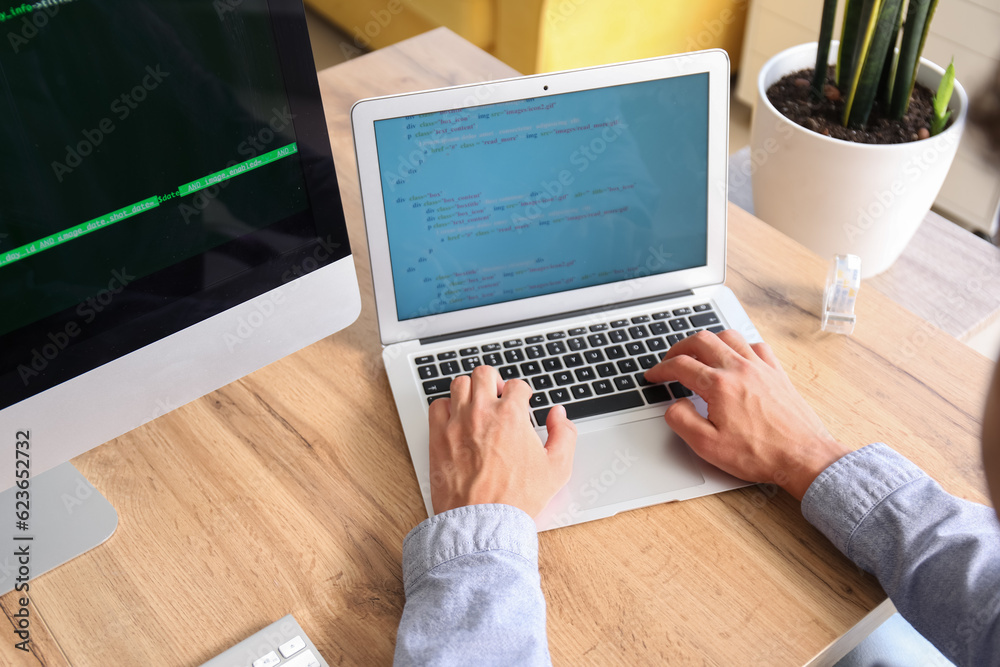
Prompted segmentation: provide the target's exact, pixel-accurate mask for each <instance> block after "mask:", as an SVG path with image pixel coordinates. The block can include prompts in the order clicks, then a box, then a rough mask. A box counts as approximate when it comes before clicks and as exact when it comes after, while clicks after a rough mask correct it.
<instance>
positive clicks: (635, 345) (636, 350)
mask: <svg viewBox="0 0 1000 667" xmlns="http://www.w3.org/2000/svg"><path fill="white" fill-rule="evenodd" d="M625 351H626V352H628V353H629V354H631V355H632V356H635V355H637V354H644V353H645V352H646V346H645V345H643V344H642V343H640V342H639V341H634V342H631V343H625Z"/></svg>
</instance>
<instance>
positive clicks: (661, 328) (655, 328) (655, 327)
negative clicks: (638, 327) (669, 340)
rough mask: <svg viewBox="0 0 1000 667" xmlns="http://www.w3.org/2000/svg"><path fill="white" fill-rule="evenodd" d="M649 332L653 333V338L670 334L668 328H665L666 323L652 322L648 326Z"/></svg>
mask: <svg viewBox="0 0 1000 667" xmlns="http://www.w3.org/2000/svg"><path fill="white" fill-rule="evenodd" d="M649 330H650V331H652V332H653V335H654V336H662V335H663V334H668V333H670V327H668V326H667V323H666V322H653V323H652V324H650V325H649Z"/></svg>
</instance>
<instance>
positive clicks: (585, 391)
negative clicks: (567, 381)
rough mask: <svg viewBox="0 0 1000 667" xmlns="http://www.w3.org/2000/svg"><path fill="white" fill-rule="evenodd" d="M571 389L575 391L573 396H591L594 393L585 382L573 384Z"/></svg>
mask: <svg viewBox="0 0 1000 667" xmlns="http://www.w3.org/2000/svg"><path fill="white" fill-rule="evenodd" d="M570 391H572V392H573V398H590V397H591V396H593V395H594V392H592V391H590V387H589V386H588V385H585V384H577V385H573V387H572V389H570Z"/></svg>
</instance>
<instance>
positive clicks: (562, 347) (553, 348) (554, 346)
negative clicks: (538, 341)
mask: <svg viewBox="0 0 1000 667" xmlns="http://www.w3.org/2000/svg"><path fill="white" fill-rule="evenodd" d="M545 349H546V350H548V351H549V354H562V353H564V352H565V351H566V344H565V343H563V342H562V341H561V340H557V341H555V342H554V343H546V344H545Z"/></svg>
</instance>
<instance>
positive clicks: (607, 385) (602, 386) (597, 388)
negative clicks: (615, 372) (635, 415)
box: [590, 380, 615, 396]
mask: <svg viewBox="0 0 1000 667" xmlns="http://www.w3.org/2000/svg"><path fill="white" fill-rule="evenodd" d="M590 386H591V387H593V388H594V392H595V393H596V394H597V395H598V396H600V395H602V394H610V393H612V392H613V391H614V390H615V385H614V384H612V383H611V380H596V381H594V382H591V383H590Z"/></svg>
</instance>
